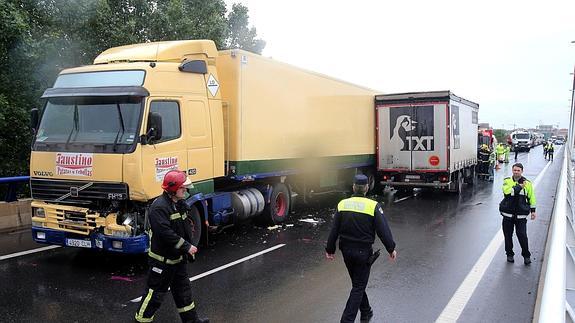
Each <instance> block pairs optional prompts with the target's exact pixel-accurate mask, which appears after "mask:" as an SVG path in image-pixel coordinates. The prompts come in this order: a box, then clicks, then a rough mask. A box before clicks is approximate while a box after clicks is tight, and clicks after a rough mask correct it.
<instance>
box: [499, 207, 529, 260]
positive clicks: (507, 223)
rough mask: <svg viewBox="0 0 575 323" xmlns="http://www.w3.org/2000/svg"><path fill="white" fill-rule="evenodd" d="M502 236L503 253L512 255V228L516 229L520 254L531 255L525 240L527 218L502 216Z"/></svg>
mask: <svg viewBox="0 0 575 323" xmlns="http://www.w3.org/2000/svg"><path fill="white" fill-rule="evenodd" d="M502 227H503V236H504V237H505V253H506V254H507V255H508V256H514V255H515V253H514V252H513V228H515V229H516V232H517V239H518V240H519V244H520V245H521V255H522V256H523V257H531V253H530V252H529V243H528V241H527V219H517V218H515V217H513V218H509V217H506V216H504V217H503V223H502Z"/></svg>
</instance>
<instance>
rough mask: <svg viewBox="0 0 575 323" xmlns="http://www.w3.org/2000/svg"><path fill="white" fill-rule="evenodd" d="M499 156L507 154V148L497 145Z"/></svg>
mask: <svg viewBox="0 0 575 323" xmlns="http://www.w3.org/2000/svg"><path fill="white" fill-rule="evenodd" d="M496 151H497V156H499V155H503V154H505V147H503V145H502V144H499V145H497V150H496Z"/></svg>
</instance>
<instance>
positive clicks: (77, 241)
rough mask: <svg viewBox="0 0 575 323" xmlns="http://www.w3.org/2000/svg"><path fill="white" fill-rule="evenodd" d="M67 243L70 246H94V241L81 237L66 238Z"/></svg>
mask: <svg viewBox="0 0 575 323" xmlns="http://www.w3.org/2000/svg"><path fill="white" fill-rule="evenodd" d="M66 245H67V246H69V247H80V248H92V241H90V240H80V239H66Z"/></svg>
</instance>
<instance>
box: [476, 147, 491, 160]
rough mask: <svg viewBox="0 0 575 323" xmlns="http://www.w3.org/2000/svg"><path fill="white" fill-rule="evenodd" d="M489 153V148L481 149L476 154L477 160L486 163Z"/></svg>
mask: <svg viewBox="0 0 575 323" xmlns="http://www.w3.org/2000/svg"><path fill="white" fill-rule="evenodd" d="M490 154H491V153H490V152H489V150H485V149H481V150H480V151H479V153H478V154H477V155H478V156H477V157H478V159H479V161H481V162H485V163H487V162H489V155H490Z"/></svg>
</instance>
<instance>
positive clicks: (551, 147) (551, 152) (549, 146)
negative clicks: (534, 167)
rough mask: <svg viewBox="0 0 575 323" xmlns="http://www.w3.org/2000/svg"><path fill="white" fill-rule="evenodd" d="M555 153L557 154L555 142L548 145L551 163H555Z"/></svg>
mask: <svg viewBox="0 0 575 323" xmlns="http://www.w3.org/2000/svg"><path fill="white" fill-rule="evenodd" d="M553 152H555V147H554V146H553V142H549V145H547V155H548V156H549V160H550V161H553Z"/></svg>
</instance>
